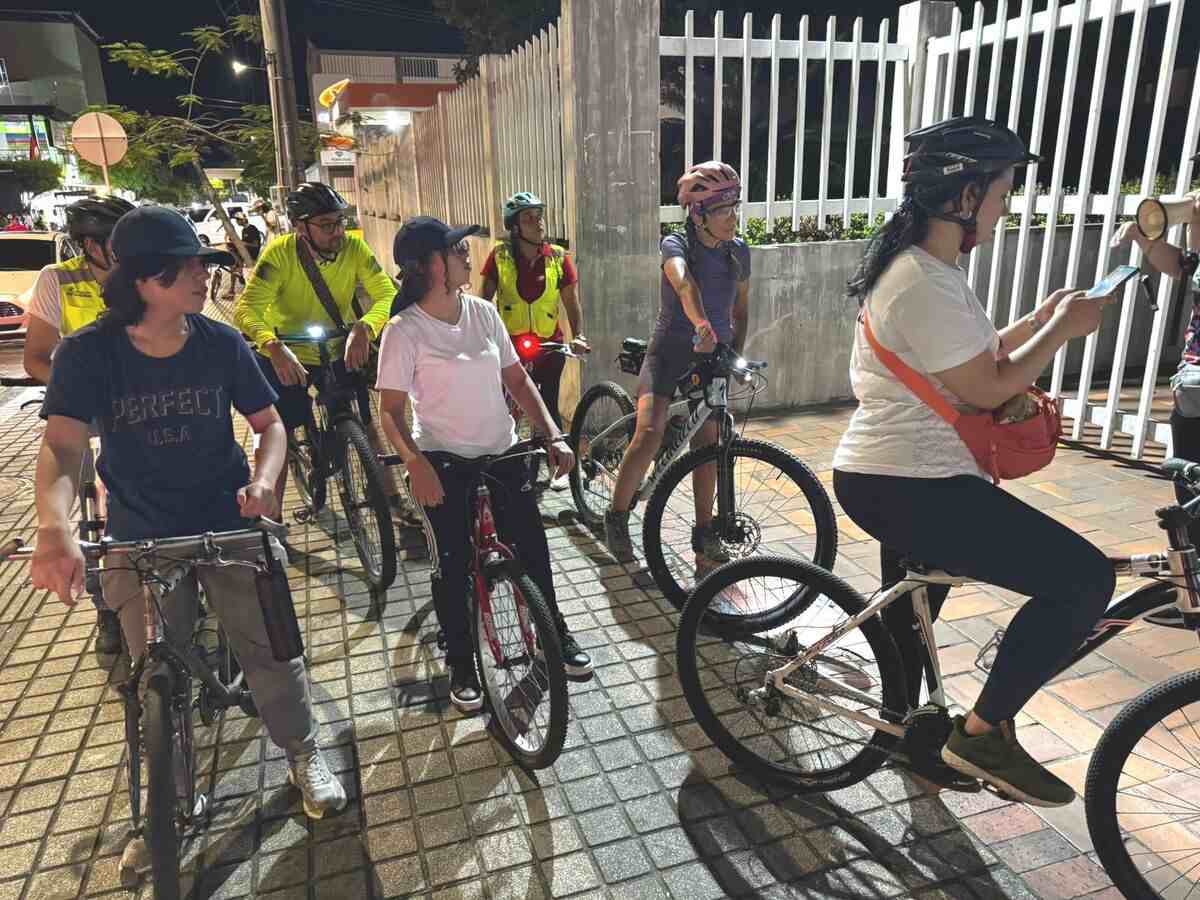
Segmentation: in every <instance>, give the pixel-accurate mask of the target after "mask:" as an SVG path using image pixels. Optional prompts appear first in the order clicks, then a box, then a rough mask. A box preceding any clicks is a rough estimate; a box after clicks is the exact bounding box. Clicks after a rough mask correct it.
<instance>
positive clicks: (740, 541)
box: [642, 440, 837, 609]
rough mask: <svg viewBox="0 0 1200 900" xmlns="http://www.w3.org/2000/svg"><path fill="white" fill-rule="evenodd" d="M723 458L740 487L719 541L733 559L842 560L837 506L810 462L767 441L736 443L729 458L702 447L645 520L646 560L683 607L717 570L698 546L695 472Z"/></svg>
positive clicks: (680, 466) (686, 459) (674, 471)
mask: <svg viewBox="0 0 1200 900" xmlns="http://www.w3.org/2000/svg"><path fill="white" fill-rule="evenodd" d="M722 461H723V462H724V464H725V465H726V466H727V468H728V478H729V479H730V481H731V483H732V484H733V509H732V510H730V511H729V513H730V514H729V515H728V516H726V520H725V521H724V522H722V523H720V530H719V534H718V539H719V542H720V544H721V547H722V548H723V550H724V552H725V554H726V555H727V556H728V557H729V559H731V560H736V559H744V558H745V557H748V556H753V555H756V554H757V555H766V554H771V553H780V554H785V555H787V556H797V557H800V558H802V559H809V560H812V562H814V563H815V564H816V565H818V566H820V567H821V568H822V569H827V570H830V569H832V568H833V562H834V559H835V558H836V557H837V519H836V518H835V517H834V514H833V505H832V504H831V503H830V502H829V495H828V494H827V493H826V492H825V488H824V487H823V486H822V485H821V482H820V480H819V479H818V478H817V476H816V475H814V474H813V472H812V470H811V469H810V468H809V467H808V466H806V465H805V464H804V463H803V462H801V461H800V460H799V459H797V458H796V457H795V456H793V455H792V454H791V453H789V452H788V451H786V450H784V449H783V448H782V447H778V446H776V445H774V444H768V443H766V442H764V441H745V440H735V441H734V442H733V444H732V446H731V447H730V448H729V451H728V454H727V455H725V456H724V460H722V453H721V448H720V446H719V445H717V444H712V445H710V446H708V447H701V448H700V449H698V450H692V451H689V452H688V453H686V454H684V455H683V456H681V457H680V458H679V459H677V460H676V461H675V462H673V463H672V464H671V467H670V468H669V469H667V471H666V472H665V473H664V475H663V479H662V481H660V482H659V484H658V487H656V488H655V489H654V493H653V494H651V496H650V500H649V502H648V503H647V504H646V517H645V520H644V521H643V522H642V549H643V551H644V552H645V554H646V565H647V566H648V567H649V568H650V574H651V575H652V576H653V577H654V582H655V584H657V585H658V588H659V590H661V591H662V592H663V595H664V596H665V597H666V598H667V599H668V600H670V601H671V602H672V603H673V604H675V606H676V608H678V609H682V608H683V604H684V603H685V602H686V601H687V598H688V595H689V594H690V593H691V592H692V591H693V590H694V589H695V587H696V584H697V583H698V582H699V581H700V580H701V579H702V578H703V577H704V575H706V574H708V572H709V571H711V570H712V567H708V568H705V567H704V566H703V565H702V563H701V559H700V557H699V555H698V553H697V552H696V550H695V548H694V547H693V544H692V530H693V528H694V526H695V525H696V521H697V516H696V496H695V490H694V486H693V480H692V477H693V476H694V475H695V473H696V471H697V470H698V469H700V468H701V467H702V466H705V465H708V464H712V465H713V466H714V468H715V466H716V465H719V464H721V463H722ZM714 506H715V504H714ZM714 512H715V509H714Z"/></svg>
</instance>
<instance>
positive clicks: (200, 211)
mask: <svg viewBox="0 0 1200 900" xmlns="http://www.w3.org/2000/svg"><path fill="white" fill-rule="evenodd" d="M225 212H226V213H227V214H228V215H229V218H230V220H232V219H233V217H234V216H236V215H237V214H238V213H246V214H247V218H249V220H250V224H251V225H253V226H254V227H255V228H257V229H258V230H259V232H260V233H261V234H262V236H263V240H264V241H265V240H266V239H267V223H266V222H265V221H264V220H263V217H262V216H260V215H258V214H257V213H254V214H251V213H250V212H249V206H248V205H247V204H242V203H226V204H225ZM188 218H189V219H191V221H192V225H193V226H194V227H195V229H196V235H197V236H198V237H199V238H200V243H202V244H206V245H211V244H224V243H227V242H228V241H229V238H228V236H227V235H226V234H225V227H224V225H223V224H222V222H221V217H220V216H218V215H217V212H216V210H215V209H214V208H213V207H211V206H201V207H192V208H191V209H190V210H188ZM234 225H235V226H237V223H236V222H234ZM240 236H241V235H240V233H239V237H240Z"/></svg>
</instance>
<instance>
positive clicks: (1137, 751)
mask: <svg viewBox="0 0 1200 900" xmlns="http://www.w3.org/2000/svg"><path fill="white" fill-rule="evenodd" d="M1197 704H1200V671H1192V672H1185V673H1183V674H1181V675H1176V676H1175V677H1174V678H1170V679H1168V680H1167V681H1164V682H1162V683H1161V684H1157V685H1155V686H1154V687H1152V688H1150V689H1149V690H1148V691H1146V692H1145V693H1144V694H1142V695H1141V696H1140V697H1138V698H1137V699H1135V700H1133V701H1132V702H1131V703H1130V704H1129V705H1128V706H1126V707H1125V708H1124V709H1123V710H1121V712H1120V713H1118V714H1117V717H1116V718H1115V719H1113V720H1112V722H1111V723H1110V724H1109V726H1108V728H1106V729H1105V730H1104V734H1103V735H1102V736H1101V738H1100V743H1098V744H1097V745H1096V752H1095V753H1094V754H1093V755H1092V761H1091V764H1090V765H1089V766H1088V773H1087V790H1086V793H1085V799H1084V808H1085V810H1086V813H1087V824H1088V832H1089V834H1090V835H1091V837H1092V842H1093V843H1094V844H1095V846H1096V855H1097V856H1098V857H1099V858H1100V863H1101V865H1103V866H1104V870H1105V871H1106V872H1108V875H1109V877H1110V878H1111V879H1112V880H1113V884H1114V885H1116V887H1117V890H1119V891H1120V892H1121V895H1122V896H1124V897H1128V898H1130V900H1152V898H1158V897H1165V898H1175V897H1180V898H1183V897H1196V896H1200V790H1198V789H1197V785H1200V706H1197Z"/></svg>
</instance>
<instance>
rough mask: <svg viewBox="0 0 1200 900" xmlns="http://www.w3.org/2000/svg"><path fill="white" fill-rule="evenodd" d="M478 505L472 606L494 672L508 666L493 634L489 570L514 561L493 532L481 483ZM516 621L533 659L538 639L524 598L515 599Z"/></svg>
mask: <svg viewBox="0 0 1200 900" xmlns="http://www.w3.org/2000/svg"><path fill="white" fill-rule="evenodd" d="M476 497H477V498H478V503H479V514H478V519H477V522H476V527H475V547H476V551H475V579H474V580H475V602H476V603H477V604H478V606H479V619H480V624H481V626H482V628H483V633H484V637H485V638H486V639H487V642H488V647H489V648H490V649H491V651H492V659H493V660H494V661H495V663H496V667H497V668H503V667H504V666H506V665H507V659H506V658H505V655H504V649H503V647H502V646H501V644H500V635H499V634H497V632H496V621H495V617H494V615H493V612H492V592H491V589H490V584H489V581H490V573H491V570H493V569H496V568H499V567H502V566H504V565H505V564H506V563H509V562H511V561H513V560H515V558H516V557H515V555H514V554H512V553H511V551H509V549H508V548H507V547H505V546H504V544H502V543H501V542H500V537H499V534H498V533H497V531H496V520H495V517H494V516H493V515H492V504H491V492H490V491H488V488H487V485H485V484H483V483H480V485H479V486H478V487H477V488H476ZM516 607H517V621H518V623H519V625H520V628H521V636H522V638H523V639H524V642H525V648H526V650H527V651H528V653H529V655H530V657H531V658H532V657H533V656H534V655H535V654H536V653H537V636H536V633H535V632H534V629H533V622H532V620H531V619H530V617H529V609H528V608H527V607H526V606H525V603H524V602H523V598H521V597H520V596H519V595H518V596H517V598H516Z"/></svg>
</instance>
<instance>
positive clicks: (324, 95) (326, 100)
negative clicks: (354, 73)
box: [317, 78, 350, 109]
mask: <svg viewBox="0 0 1200 900" xmlns="http://www.w3.org/2000/svg"><path fill="white" fill-rule="evenodd" d="M349 83H350V79H349V78H343V79H342V80H341V81H337V82H334V83H333V84H331V85H330V86H329V87H327V88H325V90H323V91H321V95H320V96H319V97H318V98H317V102H319V103H320V104H321V105H322V106H323V107H325V108H326V109H330V108H332V107H333V102H334V101H335V100H337V98H338V94H340V93H341V92H342V91H344V90H345V89H346V85H348V84H349Z"/></svg>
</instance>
